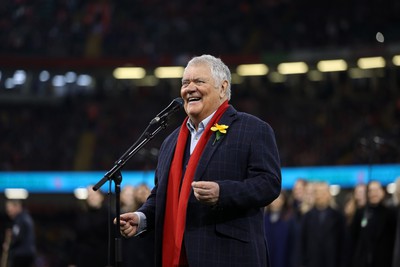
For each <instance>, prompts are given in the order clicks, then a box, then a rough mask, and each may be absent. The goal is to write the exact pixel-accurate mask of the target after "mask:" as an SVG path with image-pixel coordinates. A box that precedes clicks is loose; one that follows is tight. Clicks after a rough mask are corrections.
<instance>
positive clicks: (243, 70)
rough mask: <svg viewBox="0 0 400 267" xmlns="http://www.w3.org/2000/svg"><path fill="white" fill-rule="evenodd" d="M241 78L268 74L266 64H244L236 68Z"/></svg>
mask: <svg viewBox="0 0 400 267" xmlns="http://www.w3.org/2000/svg"><path fill="white" fill-rule="evenodd" d="M236 72H237V74H238V75H240V76H263V75H266V74H267V73H268V67H267V65H265V64H243V65H239V66H238V67H237V68H236Z"/></svg>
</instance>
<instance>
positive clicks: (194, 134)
mask: <svg viewBox="0 0 400 267" xmlns="http://www.w3.org/2000/svg"><path fill="white" fill-rule="evenodd" d="M214 113H215V111H214V112H213V113H212V114H211V115H210V116H208V117H207V118H205V119H204V120H202V121H201V122H200V123H199V126H198V127H197V130H196V128H195V127H194V125H193V123H192V121H191V120H190V119H188V121H187V122H186V126H187V127H188V129H189V132H190V154H192V152H193V150H194V148H195V147H196V145H197V143H198V142H199V140H200V137H201V135H202V134H203V132H204V129H205V128H206V126H207V124H208V123H209V122H210V120H211V118H212V116H213V115H214Z"/></svg>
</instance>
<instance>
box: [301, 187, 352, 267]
mask: <svg viewBox="0 0 400 267" xmlns="http://www.w3.org/2000/svg"><path fill="white" fill-rule="evenodd" d="M333 203H334V202H333V200H332V197H331V194H330V192H329V185H328V184H327V183H325V182H316V183H314V207H313V208H312V209H311V210H310V211H308V212H307V213H306V214H305V215H304V217H303V220H302V226H301V238H300V239H301V254H300V255H301V265H300V266H302V267H322V266H324V267H341V266H344V264H345V262H344V260H345V258H344V255H345V254H344V252H345V251H344V249H345V243H344V241H345V234H346V221H345V217H344V215H343V214H342V212H341V211H339V210H338V209H336V208H334V207H333V206H332V205H333Z"/></svg>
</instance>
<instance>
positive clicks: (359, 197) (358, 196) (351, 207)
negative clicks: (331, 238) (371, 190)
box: [344, 183, 367, 225]
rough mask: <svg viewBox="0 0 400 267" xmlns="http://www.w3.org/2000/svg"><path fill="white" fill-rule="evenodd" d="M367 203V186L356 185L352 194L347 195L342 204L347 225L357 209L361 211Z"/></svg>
mask: <svg viewBox="0 0 400 267" xmlns="http://www.w3.org/2000/svg"><path fill="white" fill-rule="evenodd" d="M366 203H367V185H366V184H363V183H361V184H357V185H356V186H355V187H354V190H353V192H351V193H350V194H349V195H347V198H346V200H345V204H344V214H345V216H346V223H347V225H351V222H352V221H353V218H354V214H355V213H356V211H357V210H358V209H363V208H364V207H365V205H366Z"/></svg>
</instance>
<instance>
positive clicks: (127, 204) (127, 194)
mask: <svg viewBox="0 0 400 267" xmlns="http://www.w3.org/2000/svg"><path fill="white" fill-rule="evenodd" d="M135 190H136V188H135V187H134V186H132V185H125V186H124V187H122V189H121V195H120V201H121V213H124V212H129V211H133V210H136V203H135Z"/></svg>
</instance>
